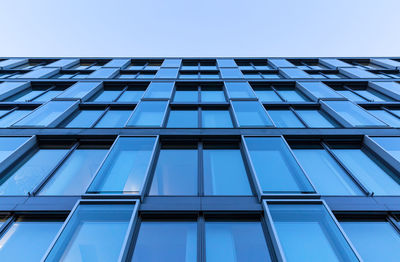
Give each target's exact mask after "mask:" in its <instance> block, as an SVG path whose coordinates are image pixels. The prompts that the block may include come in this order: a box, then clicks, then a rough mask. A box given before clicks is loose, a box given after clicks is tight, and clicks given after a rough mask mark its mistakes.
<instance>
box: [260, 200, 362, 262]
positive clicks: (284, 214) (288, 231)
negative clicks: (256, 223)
mask: <svg viewBox="0 0 400 262" xmlns="http://www.w3.org/2000/svg"><path fill="white" fill-rule="evenodd" d="M268 207H269V210H270V212H271V217H272V220H273V223H274V226H275V229H276V232H277V234H278V238H279V241H280V243H281V246H282V248H283V252H284V254H285V257H286V260H287V261H296V262H301V261H304V262H313V261H315V262H320V261H337V262H339V261H359V260H358V259H357V257H356V255H355V254H354V252H353V251H352V250H351V248H350V246H349V244H348V243H347V242H346V239H345V238H344V236H343V235H342V233H341V232H340V230H339V228H338V227H337V226H336V224H335V222H334V221H333V219H332V218H331V216H330V215H329V213H328V211H327V210H326V209H325V207H324V206H323V205H320V204H287V205H284V204H269V205H268Z"/></svg>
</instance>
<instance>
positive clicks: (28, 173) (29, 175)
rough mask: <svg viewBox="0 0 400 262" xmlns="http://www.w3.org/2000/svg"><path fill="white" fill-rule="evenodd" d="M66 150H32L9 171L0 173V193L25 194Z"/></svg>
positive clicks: (54, 164)
mask: <svg viewBox="0 0 400 262" xmlns="http://www.w3.org/2000/svg"><path fill="white" fill-rule="evenodd" d="M67 152H68V150H66V149H39V150H35V151H32V152H31V153H30V154H28V155H26V156H25V158H24V159H23V160H22V161H18V163H17V165H16V166H15V167H13V168H12V169H11V170H10V171H7V172H5V173H3V174H2V175H1V179H0V195H26V194H28V192H32V190H33V189H34V188H35V187H36V186H37V185H38V184H39V183H40V182H41V181H42V180H43V178H44V177H46V176H47V175H48V174H49V172H50V171H51V169H53V168H54V167H55V166H56V164H57V163H58V162H59V161H60V160H61V159H62V157H63V156H64V155H65V154H66V153H67Z"/></svg>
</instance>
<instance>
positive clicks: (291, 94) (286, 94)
mask: <svg viewBox="0 0 400 262" xmlns="http://www.w3.org/2000/svg"><path fill="white" fill-rule="evenodd" d="M277 92H278V93H279V95H280V96H281V97H283V99H285V100H286V101H288V102H305V101H309V100H308V99H307V98H306V97H305V96H304V95H303V94H302V93H300V92H299V91H298V90H297V89H277Z"/></svg>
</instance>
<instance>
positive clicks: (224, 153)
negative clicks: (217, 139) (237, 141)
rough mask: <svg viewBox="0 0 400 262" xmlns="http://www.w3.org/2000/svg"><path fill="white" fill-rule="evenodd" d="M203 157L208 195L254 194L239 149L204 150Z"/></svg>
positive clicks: (205, 187)
mask: <svg viewBox="0 0 400 262" xmlns="http://www.w3.org/2000/svg"><path fill="white" fill-rule="evenodd" d="M203 157H204V160H203V161H204V193H205V194H206V195H251V194H252V193H251V189H250V185H249V180H248V178H247V172H246V169H245V167H244V163H243V158H242V155H241V153H240V150H239V149H204V150H203ZM228 162H229V163H230V164H229V165H227V164H226V163H228Z"/></svg>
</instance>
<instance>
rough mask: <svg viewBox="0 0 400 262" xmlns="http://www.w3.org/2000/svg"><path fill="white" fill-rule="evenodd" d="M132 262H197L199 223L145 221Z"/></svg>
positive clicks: (141, 227) (141, 226)
mask: <svg viewBox="0 0 400 262" xmlns="http://www.w3.org/2000/svg"><path fill="white" fill-rule="evenodd" d="M131 261H132V262H143V261H146V262H160V261H177V262H178V261H181V262H196V261H197V223H196V222H190V221H179V222H175V221H143V222H142V223H141V225H140V230H139V235H138V238H137V241H136V246H135V250H134V252H133V257H132V260H131Z"/></svg>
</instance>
